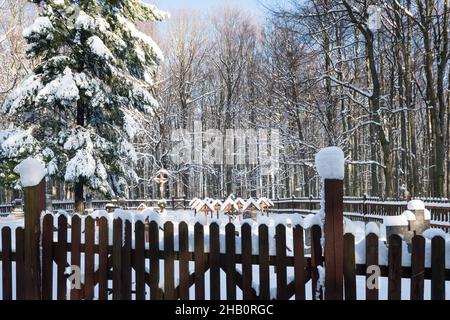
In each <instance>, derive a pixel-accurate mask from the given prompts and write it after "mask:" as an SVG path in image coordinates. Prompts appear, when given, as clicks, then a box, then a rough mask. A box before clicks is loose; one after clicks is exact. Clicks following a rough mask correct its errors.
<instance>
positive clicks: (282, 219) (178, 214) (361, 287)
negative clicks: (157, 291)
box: [0, 210, 450, 299]
mask: <svg viewBox="0 0 450 320" xmlns="http://www.w3.org/2000/svg"><path fill="white" fill-rule="evenodd" d="M94 215H95V216H106V217H107V218H108V220H109V223H110V229H111V230H112V220H113V218H114V217H117V216H122V218H123V219H127V220H131V221H136V220H142V218H143V217H142V216H141V213H138V212H120V211H119V212H116V213H106V212H104V211H103V212H101V211H98V212H95V214H94ZM150 216H151V217H153V218H154V219H157V220H159V221H158V223H159V224H160V225H161V226H163V225H164V223H165V222H167V221H171V222H173V223H174V237H175V239H174V245H175V250H178V224H179V222H181V221H185V222H186V223H187V224H188V229H189V234H190V238H189V250H190V251H193V250H194V240H193V234H194V225H195V223H197V222H200V223H202V224H204V225H205V228H204V234H205V251H206V252H208V251H209V224H210V223H211V222H217V223H218V224H219V227H220V228H219V230H220V235H219V236H220V249H221V252H225V225H226V224H227V223H228V216H226V215H224V214H222V213H221V214H220V216H219V219H217V218H215V215H214V218H213V219H211V218H210V217H208V218H205V216H204V215H203V214H197V215H196V216H194V214H193V211H191V210H176V211H171V210H168V211H167V212H166V213H164V214H161V215H158V216H157V217H156V216H155V215H154V214H151V215H150ZM81 218H82V228H83V226H84V219H85V217H81ZM70 221H71V216H68V222H69V223H70ZM54 222H55V226H57V218H56V216H55V219H54ZM233 223H234V224H235V227H236V230H237V231H240V228H241V226H242V225H243V224H244V223H249V224H250V225H251V227H252V251H253V254H258V225H259V224H261V223H264V224H266V225H268V227H269V244H270V245H269V253H270V254H271V255H274V254H275V240H274V235H275V226H276V225H277V224H280V223H281V224H284V225H286V226H287V229H286V243H287V247H288V249H287V251H286V254H287V255H290V256H291V255H292V250H291V249H292V241H293V234H292V225H295V224H301V225H302V226H303V227H305V228H306V227H309V226H310V225H312V224H315V223H316V221H315V220H314V219H313V217H312V216H309V217H306V218H304V219H301V218H300V217H299V215H292V214H274V215H271V216H270V217H269V218H267V217H262V216H261V215H258V218H257V221H256V222H255V221H252V220H242V221H239V220H236V221H234V222H233ZM346 224H347V225H346V227H345V229H346V231H347V232H351V233H353V234H354V235H355V244H356V245H355V253H356V257H355V258H356V262H357V263H365V235H366V233H367V232H371V231H374V232H379V235H380V243H379V247H380V250H379V261H380V264H382V265H387V247H386V245H385V243H384V241H385V228H384V226H383V225H381V226H380V228H379V230H377V228H376V226H374V224H371V225H370V227H369V228H367V227H366V226H365V224H364V222H349V221H348V220H346ZM3 226H9V227H11V228H12V229H15V228H16V227H18V226H21V227H23V219H11V218H0V227H3ZM111 233H112V232H111ZM12 236H13V237H14V232H12ZM97 236H98V234H97ZM54 237H55V241H57V233H55V235H54ZM70 238H71V233H70V229H68V240H69V241H70ZM83 238H84V234H82V241H83V240H84V239H83ZM96 238H97V239H98V237H96ZM162 239H163V231H160V240H161V242H160V249H164V243H163V241H162ZM14 242H15V241H14V239H13V241H12V243H13V244H14ZM110 243H111V244H112V236H111V235H110ZM446 245H447V246H446V252H447V253H448V252H450V236H448V235H447V237H446ZM132 246H134V241H133V244H132ZM240 248H241V243H240V237H236V251H237V253H240ZM13 250H14V248H13ZM426 250H427V252H426V260H427V261H426V266H429V260H430V253H431V240H429V239H427V241H426ZM96 258H97V257H96ZM83 260H84V256H83V254H82V256H81V261H82V265H81V270H84V263H83ZM68 262H70V253H68ZM402 264H403V265H404V266H409V265H410V264H411V262H410V255H409V254H408V253H407V248H406V246H405V247H404V248H403V257H402ZM56 267H57V266H56V263H54V268H55V270H56ZM97 267H98V261H96V268H97ZM149 267H150V266H149V261H148V260H147V261H146V269H147V271H149ZM189 268H190V272H194V262H190V263H189ZM446 268H450V257H448V256H447V257H446ZM14 269H15V268H14V263H13V272H14ZM236 269H237V270H238V271H239V272H240V271H241V270H242V269H241V265H239V264H237V265H236ZM163 270H164V261H160V287H161V288H164V272H163ZM174 271H175V273H174V280H175V285H178V282H179V279H178V275H179V266H178V262H177V261H175V263H174ZM270 271H271V272H270V288H271V295H272V297H273V298H275V296H276V283H277V282H276V273H275V272H274V270H273V267H270ZM0 272H1V266H0ZM220 274H221V280H220V281H221V298H222V299H226V274H225V272H224V271H223V270H221V273H220ZM132 277H133V279H134V273H133V275H132ZM13 278H14V279H15V275H14V274H13ZM287 278H288V281H292V279H293V278H294V269H293V267H288V268H287ZM258 279H259V266H258V265H253V288H254V289H255V290H256V292H257V293H258V292H259V281H258ZM209 281H210V280H209V271H207V272H206V273H205V286H206V288H205V295H206V298H207V299H208V298H209ZM133 282H134V280H133ZM54 284H56V273H55V278H54ZM409 285H410V280H409V279H402V299H409ZM430 285H431V284H430V281H429V280H426V281H425V299H430ZM55 286H56V285H55ZM109 286H110V287H112V282H111V281H110V284H109ZM305 288H306V298H307V299H311V297H312V289H311V281H309V282H308V283H306V287H305ZM0 291H1V290H0ZM97 291H98V286H97V287H96V288H95V292H97ZM146 291H147V298H149V295H150V293H149V288H148V287H147V289H146ZM13 294H14V293H13ZM54 294H55V298H56V287H55V290H54ZM96 295H97V293H96ZM0 297H1V292H0ZM190 297H191V298H192V299H194V297H195V286H192V287H191V288H190ZM110 298H112V297H110ZM237 298H238V299H241V298H242V291H241V290H240V289H239V288H237ZM357 298H358V299H364V298H365V277H363V276H358V277H357ZM380 299H387V278H380ZM446 299H450V282H449V281H447V282H446Z"/></svg>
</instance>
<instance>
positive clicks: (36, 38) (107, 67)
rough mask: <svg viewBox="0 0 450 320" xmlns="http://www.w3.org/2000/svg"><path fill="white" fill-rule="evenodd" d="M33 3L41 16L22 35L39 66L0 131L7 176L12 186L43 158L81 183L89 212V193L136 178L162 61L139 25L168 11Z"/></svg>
mask: <svg viewBox="0 0 450 320" xmlns="http://www.w3.org/2000/svg"><path fill="white" fill-rule="evenodd" d="M33 2H35V3H36V4H38V6H39V12H40V13H39V17H38V18H37V19H36V20H35V22H34V23H33V25H31V26H30V27H29V28H27V29H26V30H24V33H23V36H24V38H25V39H26V41H27V44H28V49H27V54H28V56H29V58H33V59H38V60H39V61H41V63H39V64H38V66H37V67H36V68H35V70H34V71H33V72H32V73H31V74H30V75H28V77H26V79H24V80H23V82H22V83H21V85H20V86H19V87H18V88H17V89H16V90H15V91H14V92H13V93H12V94H11V95H10V96H9V97H8V98H7V100H6V101H5V103H4V105H3V112H4V113H5V114H6V115H7V117H8V118H9V120H10V122H11V123H13V125H12V126H11V127H10V128H8V129H7V130H4V131H2V132H0V163H1V164H0V166H1V167H0V172H3V173H4V174H3V180H7V181H9V182H10V183H11V182H13V181H15V180H16V178H17V175H16V174H15V173H14V172H13V168H14V167H15V165H16V164H17V163H18V162H20V161H21V160H23V159H24V158H25V157H28V156H30V155H31V156H34V157H37V158H38V159H40V160H42V161H43V162H44V163H45V164H46V167H47V171H48V174H49V175H50V176H52V177H56V178H58V179H64V180H65V181H66V182H70V183H73V184H74V189H75V205H76V210H77V211H79V212H81V211H82V210H83V186H87V187H89V188H90V189H91V190H94V191H98V192H100V193H102V194H104V195H105V196H108V197H112V196H117V195H126V189H127V183H128V182H129V181H131V180H136V179H137V175H136V173H135V171H134V170H133V163H134V162H135V161H136V160H137V156H136V152H135V149H134V147H133V145H132V141H133V138H134V136H135V134H136V130H137V121H138V120H139V118H140V117H145V116H151V115H152V114H153V113H154V112H155V109H156V108H157V107H158V103H157V101H156V100H155V98H154V95H153V92H152V84H153V81H154V79H155V74H156V67H157V66H158V65H159V63H160V62H161V61H162V59H163V55H162V53H161V51H160V49H159V48H158V46H157V45H156V44H155V43H154V42H153V40H152V39H151V38H150V37H149V36H147V35H146V34H144V33H142V32H140V31H139V30H138V29H137V28H136V26H135V24H134V23H136V22H139V21H161V20H163V19H164V18H166V16H167V14H166V13H165V12H162V11H159V10H158V9H156V8H155V7H154V6H152V5H149V4H146V3H144V2H143V1H141V0H122V1H119V0H45V1H37V0H35V1H33ZM0 178H1V177H0Z"/></svg>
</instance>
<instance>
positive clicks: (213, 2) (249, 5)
mask: <svg viewBox="0 0 450 320" xmlns="http://www.w3.org/2000/svg"><path fill="white" fill-rule="evenodd" d="M146 2H149V3H152V4H155V5H156V6H157V7H158V8H159V9H161V10H165V11H169V12H170V11H171V10H173V9H182V8H190V9H195V10H208V9H211V8H214V7H222V6H224V5H231V6H237V7H242V8H244V9H246V10H248V11H250V12H252V13H254V14H255V15H261V16H262V15H264V12H265V8H264V7H263V6H262V5H261V4H260V2H263V3H268V2H270V0H269V1H268V0H146Z"/></svg>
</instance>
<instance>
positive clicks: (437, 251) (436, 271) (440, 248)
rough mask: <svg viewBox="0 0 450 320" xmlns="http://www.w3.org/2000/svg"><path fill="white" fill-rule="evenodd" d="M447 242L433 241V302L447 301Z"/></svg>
mask: <svg viewBox="0 0 450 320" xmlns="http://www.w3.org/2000/svg"><path fill="white" fill-rule="evenodd" d="M445 254H446V252H445V240H444V239H443V238H442V237H441V236H437V237H433V239H432V240H431V300H445ZM447 254H448V253H447Z"/></svg>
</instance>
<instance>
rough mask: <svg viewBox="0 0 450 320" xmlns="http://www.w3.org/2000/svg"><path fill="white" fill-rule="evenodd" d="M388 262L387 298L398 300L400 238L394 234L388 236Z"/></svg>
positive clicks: (399, 297) (400, 281)
mask: <svg viewBox="0 0 450 320" xmlns="http://www.w3.org/2000/svg"><path fill="white" fill-rule="evenodd" d="M388 264H389V275H388V299H389V300H400V299H401V290H402V239H401V238H400V236H398V235H396V234H393V235H391V236H390V237H389V252H388Z"/></svg>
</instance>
